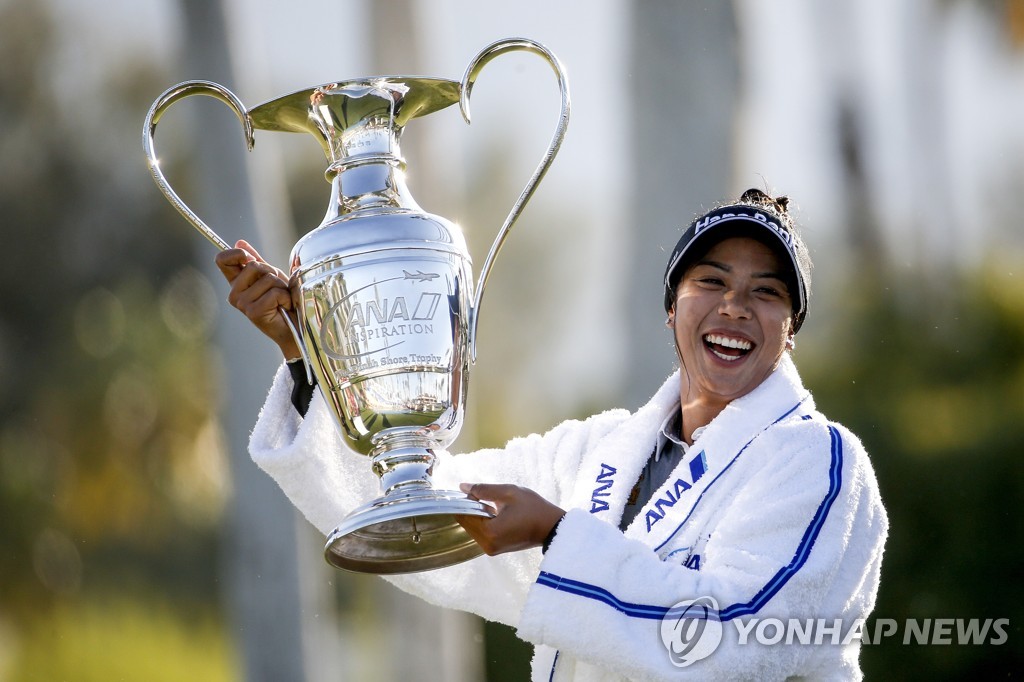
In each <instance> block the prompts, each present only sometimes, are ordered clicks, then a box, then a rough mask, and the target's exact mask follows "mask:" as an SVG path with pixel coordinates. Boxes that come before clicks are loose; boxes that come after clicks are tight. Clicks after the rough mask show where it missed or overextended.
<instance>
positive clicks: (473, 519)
mask: <svg viewBox="0 0 1024 682" xmlns="http://www.w3.org/2000/svg"><path fill="white" fill-rule="evenodd" d="M459 488H460V489H461V490H462V492H464V493H466V494H467V495H469V496H470V497H472V498H473V499H476V500H483V501H486V502H491V503H492V504H493V506H494V509H495V512H496V516H495V517H494V518H490V519H487V518H483V517H480V516H457V517H456V520H457V521H458V522H459V523H460V524H461V525H462V527H463V528H465V529H466V532H468V533H469V534H470V536H471V537H472V538H473V539H474V540H476V541H477V544H479V545H480V546H481V547H482V548H483V550H484V552H485V553H486V554H488V555H490V556H494V555H495V554H503V553H505V552H515V551H518V550H521V549H529V548H531V547H540V546H541V545H542V544H543V543H544V539H545V538H547V536H548V534H549V533H550V532H551V529H552V528H554V527H555V524H557V523H558V522H559V521H560V520H561V519H562V517H563V516H565V511H564V510H563V509H562V508H561V507H558V506H556V505H554V504H551V503H550V502H548V501H547V500H545V499H544V498H543V497H541V496H540V495H538V494H537V493H535V492H534V491H532V490H530V489H529V488H522V487H520V486H517V485H505V484H501V485H497V484H489V483H474V484H470V483H463V484H462V485H460V486H459Z"/></svg>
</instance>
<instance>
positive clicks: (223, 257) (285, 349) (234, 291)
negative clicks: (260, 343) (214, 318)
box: [216, 239, 301, 360]
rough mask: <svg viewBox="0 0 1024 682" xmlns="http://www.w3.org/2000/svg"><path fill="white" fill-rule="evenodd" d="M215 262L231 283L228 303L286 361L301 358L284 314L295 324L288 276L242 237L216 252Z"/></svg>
mask: <svg viewBox="0 0 1024 682" xmlns="http://www.w3.org/2000/svg"><path fill="white" fill-rule="evenodd" d="M216 263H217V268H218V269H220V272H221V274H222V275H224V279H226V280H227V281H228V283H229V284H230V285H231V291H230V293H229V294H228V303H230V304H231V305H232V306H234V307H235V308H238V310H240V311H242V313H243V314H244V315H245V316H246V317H247V318H249V321H250V322H252V323H253V324H254V325H256V328H257V329H259V330H260V331H261V332H263V333H264V334H266V335H267V336H269V337H270V339H271V340H272V341H273V342H274V343H276V344H277V346H278V348H280V349H281V352H282V353H283V354H284V357H285V359H286V360H293V359H295V358H299V357H301V353H300V351H299V347H298V345H297V344H296V343H295V337H294V336H292V332H291V330H290V329H289V328H288V324H287V323H286V322H285V320H284V317H283V315H289V316H290V317H291V318H292V323H295V315H294V312H293V311H292V297H291V293H290V292H289V289H288V276H287V275H286V274H285V273H284V272H283V271H282V270H279V269H278V268H275V267H274V266H273V265H271V264H270V263H268V262H267V261H265V260H264V259H263V257H262V256H260V254H259V252H257V251H256V249H254V248H253V247H252V245H251V244H249V243H248V242H246V241H245V240H241V239H240V240H238V241H237V242H235V248H233V249H227V250H224V251H221V252H220V253H218V254H217V259H216ZM282 311H283V312H282Z"/></svg>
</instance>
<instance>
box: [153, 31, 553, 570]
mask: <svg viewBox="0 0 1024 682" xmlns="http://www.w3.org/2000/svg"><path fill="white" fill-rule="evenodd" d="M520 50H522V51H528V52H531V53H533V54H536V55H539V56H541V57H543V58H544V59H545V60H546V61H547V62H548V64H549V65H550V66H551V67H552V69H553V70H554V72H555V75H556V76H557V78H558V85H559V89H560V91H561V110H560V114H559V118H558V122H557V126H556V128H555V132H554V135H553V137H552V139H551V142H550V143H549V146H548V148H547V151H546V152H545V154H544V156H543V157H542V159H541V162H540V164H539V165H538V166H537V168H536V170H535V171H534V173H533V175H532V176H531V178H530V180H529V182H528V183H527V185H526V187H525V189H524V190H523V191H522V193H521V194H520V195H519V197H518V199H517V200H516V202H515V203H514V205H513V207H512V210H511V211H510V213H509V214H508V216H507V217H506V218H505V221H504V224H503V225H502V226H501V228H500V230H499V231H498V235H497V237H496V239H495V241H494V243H493V244H492V246H491V249H490V251H489V252H488V254H487V258H486V260H485V261H484V264H483V267H482V268H481V271H480V275H479V280H478V281H477V283H476V287H475V293H474V286H473V281H472V262H471V259H470V256H469V252H468V250H467V248H466V243H465V239H464V237H463V235H462V232H461V230H460V228H459V227H458V226H457V225H455V224H453V223H452V222H450V221H448V220H446V219H445V218H442V217H440V216H436V215H432V214H430V213H427V212H425V211H424V210H423V209H421V208H420V207H419V205H417V203H416V201H415V200H414V199H413V197H412V195H411V194H410V193H409V190H408V188H407V186H406V182H405V161H404V159H403V158H402V155H401V152H400V150H399V139H400V137H401V134H402V131H403V129H404V128H405V125H406V124H407V123H408V122H409V121H411V120H412V119H414V118H417V117H419V116H425V115H427V114H431V113H434V112H436V111H440V110H442V109H444V108H446V107H448V106H450V105H452V104H455V103H456V102H458V103H459V105H460V108H461V111H462V115H463V117H464V118H465V120H466V122H467V123H469V121H470V111H469V100H470V93H471V92H472V89H473V84H474V83H475V82H476V80H477V77H478V76H479V74H480V71H481V70H482V69H483V67H484V66H485V65H486V64H487V63H488V62H490V61H491V60H492V59H494V58H495V57H497V56H499V55H501V54H504V53H507V52H511V51H520ZM192 95H207V96H211V97H214V98H216V99H219V100H220V101H222V102H224V103H225V104H227V105H228V107H230V108H231V109H232V110H233V111H234V112H235V114H236V115H237V116H238V119H239V120H240V121H241V124H242V128H243V132H244V135H245V141H246V144H247V146H248V148H249V149H250V150H252V148H253V142H254V140H253V131H254V130H255V129H260V130H271V131H284V132H303V133H310V134H312V135H313V136H315V137H316V139H317V140H318V141H319V142H320V144H321V146H322V147H323V150H324V152H325V154H326V155H327V159H328V162H329V165H328V167H327V170H326V173H325V175H326V178H327V180H328V182H330V183H331V198H330V204H329V207H328V209H327V214H326V216H325V217H324V220H323V222H322V223H321V224H320V226H319V227H317V228H315V229H314V230H312V231H311V232H309V233H308V234H306V235H305V236H304V237H303V238H302V239H300V240H299V241H298V243H296V244H295V246H294V247H293V249H292V253H291V263H290V281H289V286H290V291H291V297H292V302H293V307H294V310H295V313H296V318H297V320H298V325H297V326H296V325H294V324H292V322H291V321H290V319H289V317H288V315H287V314H285V313H284V311H283V310H282V311H280V312H281V314H282V315H283V316H284V318H285V320H286V321H288V323H289V326H290V327H291V329H292V333H293V334H294V335H295V337H296V340H297V342H298V345H299V348H300V349H301V350H302V354H303V362H304V364H305V366H306V373H307V377H308V378H309V380H310V382H312V380H313V375H315V377H316V381H317V384H318V387H319V390H320V391H321V393H322V395H323V397H324V398H325V400H326V401H327V404H328V405H329V406H330V408H331V412H332V414H333V416H334V420H335V423H336V425H337V426H338V428H339V431H340V433H341V435H342V441H343V442H344V443H345V445H346V446H347V447H348V448H350V449H351V450H353V451H354V452H356V453H358V454H361V455H365V456H366V457H368V458H369V461H368V465H369V466H371V467H372V469H373V471H374V473H376V474H377V476H378V477H379V479H380V487H381V490H382V493H381V495H380V496H379V497H377V498H376V499H374V500H372V501H369V502H368V503H366V504H364V505H363V506H361V507H359V508H358V509H356V510H355V511H353V512H352V513H350V514H349V515H348V516H347V517H346V518H344V519H343V520H341V523H340V524H339V525H338V527H337V528H336V529H335V530H334V531H333V532H332V533H331V534H330V535H329V536H328V538H327V544H326V547H325V548H324V556H325V557H326V559H327V561H328V562H329V563H330V564H332V565H334V566H336V567H339V568H343V569H346V570H351V571H358V572H365V573H379V574H387V573H407V572H413V571H422V570H428V569H433V568H440V567H443V566H449V565H452V564H456V563H459V562H462V561H465V560H467V559H471V558H473V557H475V556H478V555H479V554H480V553H481V550H480V547H479V546H478V545H477V544H476V543H475V542H474V541H473V539H472V538H471V537H470V536H469V535H468V534H467V533H466V532H465V530H463V528H462V527H461V526H460V525H459V524H458V523H457V522H456V520H455V516H458V515H468V516H482V517H489V516H492V515H493V512H492V511H491V509H490V507H488V506H487V505H485V504H482V503H481V502H479V501H477V500H474V499H471V498H469V497H468V496H467V495H465V494H463V493H461V492H459V491H453V490H438V489H435V488H434V486H433V484H432V482H431V475H432V473H433V469H434V466H435V464H436V460H437V453H438V452H439V451H442V450H445V449H446V448H447V447H448V446H449V445H451V444H452V442H453V441H454V440H455V438H456V437H457V436H458V433H459V430H460V429H461V427H462V423H463V419H464V414H465V406H464V404H465V398H466V386H467V378H468V374H469V367H470V365H471V364H472V362H473V361H475V359H476V337H477V322H478V320H479V313H480V301H481V298H482V296H483V292H484V288H485V286H486V284H487V279H488V276H489V275H490V272H491V268H492V266H493V264H494V259H495V257H496V255H497V253H498V251H499V250H500V249H501V246H502V244H503V243H504V241H505V239H506V237H507V236H508V233H509V231H510V229H511V228H512V226H513V224H514V223H515V221H516V219H517V218H518V217H519V214H520V213H521V212H522V210H523V208H524V206H525V205H526V203H527V202H528V201H529V199H530V197H531V196H532V195H533V192H534V190H535V189H536V187H537V185H538V184H539V182H540V181H541V179H542V178H543V177H544V174H545V173H546V172H547V169H548V167H549V166H550V165H551V162H552V160H553V159H554V156H555V154H556V153H557V152H558V149H559V147H560V146H561V143H562V138H563V137H564V135H565V128H566V125H567V124H568V120H569V92H568V84H567V79H566V75H565V71H564V69H563V68H562V66H561V64H560V63H559V61H558V58H557V57H555V55H554V54H552V53H551V52H550V51H549V50H548V49H547V48H546V47H544V46H543V45H541V44H539V43H537V42H534V41H532V40H526V39H520V38H515V39H506V40H500V41H498V42H495V43H493V44H492V45H489V46H488V47H486V48H484V49H483V50H482V51H481V52H480V53H479V54H478V55H477V56H476V57H475V58H474V59H473V60H472V61H471V62H470V64H469V66H468V67H467V69H466V72H465V75H464V76H463V78H462V81H461V82H456V81H452V80H446V79H440V78H422V77H405V76H381V77H372V78H358V79H353V80H346V81H341V82H337V83H329V84H325V85H320V86H317V87H313V88H307V89H305V90H301V91H299V92H295V93H293V94H290V95H286V96H284V97H280V98H278V99H275V100H272V101H269V102H266V103H264V104H261V105H259V106H256V107H254V108H252V109H246V108H245V106H244V105H243V104H242V103H241V101H240V100H239V99H238V98H237V97H236V96H235V95H234V94H233V93H232V92H231V91H229V90H228V89H227V88H225V87H223V86H221V85H218V84H217V83H211V82H209V81H187V82H185V83H181V84H179V85H176V86H174V87H172V88H170V89H168V90H167V91H166V92H164V93H163V94H162V95H161V96H160V97H159V98H158V99H157V100H156V101H155V102H154V103H153V106H152V107H151V108H150V110H149V113H148V114H147V116H146V121H145V125H144V128H143V146H144V148H145V152H146V158H147V160H148V163H149V169H150V172H151V173H152V175H153V179H154V180H155V181H156V184H157V186H158V187H159V188H160V190H161V191H162V192H163V194H164V196H166V197H167V199H168V201H170V202H171V204H172V205H173V206H174V207H175V208H176V209H177V210H178V211H179V212H180V213H181V214H182V215H183V216H184V217H185V219H186V220H188V222H189V223H191V224H192V225H193V226H194V227H195V228H196V229H198V230H199V231H200V232H201V233H202V234H203V235H204V236H205V237H206V238H207V239H209V240H210V241H211V242H213V243H214V244H215V245H216V246H218V247H220V248H221V249H227V248H229V245H228V244H227V243H226V242H225V241H224V240H223V239H221V238H220V237H219V236H218V235H217V233H216V232H214V231H213V230H212V229H210V227H209V226H207V225H206V223H204V222H203V221H202V220H201V219H200V218H199V216H197V215H196V214H195V213H194V212H193V211H192V210H191V209H190V208H189V207H188V206H186V205H185V203H184V202H183V201H182V200H181V199H180V198H179V197H178V195H177V194H176V193H175V192H174V190H173V189H172V188H171V186H170V185H169V184H168V182H167V180H166V179H165V177H164V175H163V173H162V171H161V170H160V165H159V162H158V160H157V155H156V151H155V147H154V142H153V135H154V133H155V130H156V125H157V123H158V122H159V120H160V117H161V116H162V115H163V114H164V112H165V111H166V110H167V108H168V107H169V106H171V105H172V104H174V103H175V102H177V101H179V100H181V99H183V98H185V97H189V96H192Z"/></svg>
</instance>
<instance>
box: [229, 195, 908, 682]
mask: <svg viewBox="0 0 1024 682" xmlns="http://www.w3.org/2000/svg"><path fill="white" fill-rule="evenodd" d="M256 265H259V264H256ZM244 267H245V268H249V267H250V265H249V264H247V265H245V266H244ZM809 272H810V260H809V259H808V257H807V252H806V249H805V248H804V246H803V243H802V242H801V241H800V238H799V236H798V235H797V234H796V231H795V229H794V226H793V224H792V222H791V221H790V220H789V218H788V216H787V215H786V201H785V200H780V199H773V198H771V197H769V196H767V195H765V194H764V193H762V192H759V191H756V190H751V191H748V192H747V193H745V194H744V195H743V197H742V198H741V200H740V201H739V202H737V203H734V204H730V205H726V206H722V207H720V208H718V209H716V210H714V211H712V212H711V213H708V214H706V215H703V216H701V217H699V218H698V219H697V220H695V221H694V222H693V223H692V224H691V225H690V226H689V228H688V229H687V230H686V231H685V232H684V234H683V236H682V239H680V240H679V243H678V244H677V245H676V247H675V249H674V251H673V254H672V258H671V259H670V261H669V265H668V268H667V269H666V273H665V292H664V293H665V295H664V301H665V309H666V311H667V312H668V326H669V327H670V328H671V329H672V332H673V337H674V339H675V344H676V349H677V353H678V359H679V361H680V363H681V368H680V371H678V372H676V373H674V374H673V375H672V376H670V377H669V378H668V379H667V380H666V381H665V382H664V384H663V385H662V387H661V388H660V389H659V390H658V391H657V392H656V393H655V395H654V397H652V398H651V400H650V401H649V402H648V404H647V405H645V406H644V407H642V408H641V409H640V410H638V411H637V412H636V413H634V414H629V413H627V412H626V411H624V410H613V411H610V412H605V413H603V414H599V415H595V416H593V417H591V418H589V419H587V420H586V421H583V422H580V421H575V420H570V421H566V422H564V423H562V424H560V425H559V426H556V427H555V428H554V429H552V430H551V431H549V432H548V433H546V434H544V435H532V436H530V437H528V438H521V439H516V440H513V441H511V442H509V443H508V444H507V445H506V446H505V447H504V448H502V449H499V450H484V451H479V452H474V453H468V454H464V455H457V456H452V455H448V454H447V453H442V454H441V455H439V461H440V465H439V466H438V467H437V469H436V470H435V483H436V484H437V485H438V486H439V487H441V488H446V487H454V486H455V485H460V484H461V488H462V490H463V491H464V492H466V493H467V494H469V495H471V496H473V497H475V498H477V499H480V500H485V501H488V502H490V503H492V504H493V505H494V508H495V516H494V517H493V518H481V517H464V518H460V520H459V522H460V523H461V524H462V525H463V527H464V528H466V530H467V531H468V532H469V533H470V535H471V536H472V537H473V538H474V539H475V540H476V541H477V543H479V544H480V546H481V547H482V548H483V549H484V551H485V552H486V554H487V555H488V556H484V557H479V558H476V559H473V560H471V561H467V562H465V563H461V564H457V565H454V566H449V567H447V568H443V569H437V570H433V571H426V572H423V573H417V574H412V575H393V576H388V580H390V581H392V582H394V583H395V584H396V585H398V586H399V587H401V588H402V589H405V590H407V591H409V592H411V593H413V594H417V595H419V596H421V597H423V598H424V599H427V600H428V601H430V602H432V603H434V604H439V605H443V606H448V607H452V608H458V609H462V610H466V611H469V612H472V613H476V614H478V615H480V616H483V617H484V618H487V619H489V620H495V621H499V622H502V623H505V624H508V625H511V626H513V627H515V628H517V634H518V635H519V636H520V637H522V638H523V639H525V640H527V641H529V642H531V643H533V644H534V645H536V653H535V655H534V659H533V666H534V679H560V680H562V679H564V680H568V679H573V680H590V679H619V678H630V679H632V678H637V677H643V678H645V679H646V678H657V679H663V678H667V677H673V678H675V677H677V676H679V674H680V673H683V674H685V673H691V674H692V675H693V676H694V677H696V678H700V679H706V678H715V679H717V678H723V679H725V678H728V679H732V678H758V679H761V678H767V679H782V678H787V677H810V678H823V677H828V678H830V679H833V678H834V679H857V678H859V677H860V668H859V663H858V656H859V652H860V641H859V639H857V638H848V637H847V638H844V639H843V641H841V642H839V641H835V639H834V638H833V640H832V641H825V642H822V643H820V644H817V645H813V646H811V645H808V646H800V647H795V646H772V644H774V642H766V641H748V640H747V638H745V637H743V636H742V635H743V633H744V632H748V631H749V628H750V627H751V625H752V624H753V623H755V622H756V620H757V619H764V618H778V619H780V620H781V621H782V622H790V621H791V620H792V619H814V620H815V622H822V620H821V619H823V620H824V622H828V623H835V622H842V623H844V628H843V631H844V632H847V631H848V630H849V628H851V627H853V625H854V624H856V623H857V622H862V621H863V619H865V618H867V616H868V615H869V614H870V613H871V611H872V609H873V608H874V602H875V596H876V594H877V591H878V581H879V572H880V567H881V559H882V551H883V548H884V544H885V539H886V535H887V532H888V521H887V518H886V513H885V509H884V508H883V506H882V502H881V499H880V497H879V494H878V486H877V483H876V481H875V476H874V472H873V470H872V467H871V463H870V461H869V460H868V458H867V454H866V453H865V452H864V449H863V447H862V446H861V444H860V441H858V440H857V438H856V437H855V436H854V435H853V434H851V433H850V432H849V431H847V430H846V429H844V428H843V427H842V426H839V425H838V424H835V423H833V422H830V421H828V419H827V418H826V417H825V416H824V415H822V414H821V413H820V412H818V411H817V410H816V409H815V407H814V401H813V399H812V398H811V396H810V393H809V392H808V391H807V389H806V388H804V386H803V384H802V383H801V381H800V377H799V375H798V374H797V371H796V368H795V367H794V365H793V362H792V360H791V358H790V354H789V352H788V348H790V347H791V346H792V339H793V336H794V335H795V334H796V332H797V331H798V330H799V329H800V326H801V325H802V323H803V321H804V319H805V318H806V315H807V297H808V291H809V281H810V279H809ZM226 274H227V273H226ZM228 279H229V280H232V278H231V277H228ZM247 281H248V280H247V279H246V278H244V277H241V276H238V277H235V278H234V279H233V280H232V289H233V292H232V298H238V299H245V300H249V301H250V302H251V303H252V306H253V307H255V308H257V309H258V310H257V312H259V311H270V310H273V309H274V308H275V307H276V305H277V303H276V300H277V299H276V296H277V295H278V294H275V293H274V291H273V290H274V289H284V288H286V287H287V282H286V281H285V280H284V279H283V278H282V279H281V280H280V281H276V280H275V281H274V282H271V283H270V287H269V289H270V290H269V291H268V290H267V289H266V288H264V289H260V290H259V292H257V293H259V295H258V296H249V294H248V293H246V291H243V290H247V289H248V284H247ZM236 290H238V291H236ZM249 293H252V292H249ZM278 293H280V292H278ZM250 312H252V311H250ZM297 370H301V368H299V367H297V366H293V367H291V368H289V367H286V366H282V367H281V369H280V370H279V372H278V375H277V377H276V379H275V382H274V386H273V387H272V388H271V392H270V396H269V397H268V399H267V403H266V405H265V406H264V409H263V411H262V413H261V415H260V417H259V421H258V422H257V424H256V427H255V429H254V431H253V434H252V441H251V443H250V451H251V453H252V455H253V458H254V459H255V460H256V462H257V463H258V464H259V465H260V466H261V467H263V468H264V469H265V470H266V471H267V472H268V473H269V474H270V475H271V476H273V477H274V478H275V479H276V480H277V482H278V483H279V484H280V485H281V487H282V489H283V490H284V491H285V493H286V494H287V495H288V496H289V498H290V499H291V500H292V502H293V503H294V504H295V505H296V506H297V507H299V508H300V509H301V510H302V511H303V512H304V513H305V515H306V517H307V518H309V519H310V520H311V521H313V522H314V523H315V524H316V525H317V526H318V527H319V528H320V530H322V531H324V532H325V533H327V532H330V531H331V530H332V527H333V525H334V523H336V521H337V519H340V518H342V517H343V516H344V515H345V513H347V512H348V511H349V510H350V509H352V508H353V507H354V506H356V505H357V504H358V503H359V501H360V500H363V499H368V497H369V496H370V495H371V494H372V493H373V490H374V488H373V486H374V485H375V484H376V483H375V481H374V480H373V478H372V477H368V476H367V475H366V474H367V472H366V470H365V462H364V461H363V460H362V459H361V458H360V457H359V456H357V455H355V454H354V453H352V452H347V451H345V450H344V448H343V447H342V445H341V441H340V439H339V436H338V432H337V429H336V428H335V426H334V424H333V423H332V417H331V414H330V411H329V409H328V407H327V403H326V402H325V400H324V399H323V397H322V396H320V395H319V394H318V395H316V396H313V397H312V400H297V399H295V398H294V395H295V394H294V393H293V389H294V388H295V386H296V385H297V384H296V382H299V385H302V384H303V381H302V377H301V376H298V375H300V374H301V371H297ZM307 398H308V396H307ZM475 481H483V482H475ZM474 482H475V483H474ZM695 633H697V634H695ZM702 633H710V634H709V637H710V638H709V639H707V641H705V637H704V636H703V634H702ZM694 639H699V640H700V641H699V642H698V641H694ZM690 666H692V667H690ZM681 668H685V670H681Z"/></svg>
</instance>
